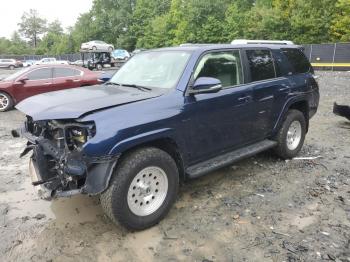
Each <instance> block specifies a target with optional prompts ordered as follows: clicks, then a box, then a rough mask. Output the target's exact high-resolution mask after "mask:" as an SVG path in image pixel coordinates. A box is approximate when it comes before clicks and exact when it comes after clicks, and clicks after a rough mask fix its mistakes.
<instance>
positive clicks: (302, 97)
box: [271, 92, 311, 136]
mask: <svg viewBox="0 0 350 262" xmlns="http://www.w3.org/2000/svg"><path fill="white" fill-rule="evenodd" d="M309 93H311V92H303V93H297V94H296V95H295V96H293V97H291V98H289V99H288V100H287V102H286V103H285V104H284V106H283V110H282V112H281V113H280V115H279V117H278V119H277V121H276V123H275V125H274V127H273V129H272V132H271V135H272V136H274V135H276V134H277V132H278V130H279V129H280V127H281V125H282V123H283V120H284V117H285V116H286V114H287V112H288V110H289V108H290V107H291V105H293V104H294V103H297V102H306V103H307V105H308V107H309V97H308V95H309ZM306 120H307V121H308V119H306Z"/></svg>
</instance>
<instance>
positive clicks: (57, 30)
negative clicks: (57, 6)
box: [47, 19, 63, 35]
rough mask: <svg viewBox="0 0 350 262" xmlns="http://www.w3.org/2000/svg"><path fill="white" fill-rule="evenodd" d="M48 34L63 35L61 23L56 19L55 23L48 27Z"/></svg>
mask: <svg viewBox="0 0 350 262" xmlns="http://www.w3.org/2000/svg"><path fill="white" fill-rule="evenodd" d="M47 32H48V33H53V34H55V35H62V34H63V28H62V24H61V22H60V21H59V20H57V19H56V20H54V21H53V22H51V23H49V25H48V26H47Z"/></svg>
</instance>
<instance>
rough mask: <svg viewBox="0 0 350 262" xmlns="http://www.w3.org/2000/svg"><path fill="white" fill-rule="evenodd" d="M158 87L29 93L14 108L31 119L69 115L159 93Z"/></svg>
mask: <svg viewBox="0 0 350 262" xmlns="http://www.w3.org/2000/svg"><path fill="white" fill-rule="evenodd" d="M161 94H162V93H160V92H159V91H146V92H145V91H141V90H138V89H136V88H131V87H117V86H108V85H95V86H87V87H79V88H72V89H67V90H62V91H56V92H49V93H44V94H40V95H36V96H32V97H29V98H27V99H25V100H23V101H22V102H21V103H19V104H18V105H17V106H16V108H17V109H18V110H20V111H21V112H23V113H25V114H26V115H29V116H31V117H32V118H33V120H47V119H73V118H79V117H80V116H82V115H83V114H86V113H89V112H91V111H95V110H99V109H104V108H108V107H113V106H118V105H123V104H127V103H131V102H136V101H141V100H145V99H150V98H153V97H157V96H160V95H161Z"/></svg>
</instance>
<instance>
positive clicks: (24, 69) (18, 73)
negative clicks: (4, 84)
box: [4, 67, 30, 81]
mask: <svg viewBox="0 0 350 262" xmlns="http://www.w3.org/2000/svg"><path fill="white" fill-rule="evenodd" d="M29 70H30V67H27V68H23V69H22V70H19V71H17V72H16V73H14V74H12V75H9V76H8V77H6V78H5V79H4V80H5V81H11V80H14V79H16V78H17V77H19V76H20V75H21V74H23V73H25V72H28V71H29Z"/></svg>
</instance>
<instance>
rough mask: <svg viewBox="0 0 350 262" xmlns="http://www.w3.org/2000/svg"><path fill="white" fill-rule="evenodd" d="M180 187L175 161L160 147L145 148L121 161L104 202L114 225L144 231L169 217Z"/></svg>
mask: <svg viewBox="0 0 350 262" xmlns="http://www.w3.org/2000/svg"><path fill="white" fill-rule="evenodd" d="M178 187H179V173H178V169H177V165H176V163H175V161H174V159H173V158H172V157H171V156H170V155H169V154H167V153H166V152H165V151H163V150H160V149H158V148H153V147H148V148H141V149H138V150H135V151H133V152H131V153H129V154H127V155H126V156H124V157H123V158H122V159H121V160H120V163H119V164H118V166H117V168H116V170H115V172H114V174H113V177H112V179H111V181H110V185H109V188H108V189H107V190H106V191H105V192H103V193H102V194H101V197H100V200H101V205H102V207H103V209H104V211H105V213H106V214H107V215H108V217H109V218H110V219H111V220H112V221H113V222H115V223H117V222H119V223H120V224H121V225H123V226H125V227H126V228H128V229H131V230H142V229H146V228H149V227H151V226H153V225H155V224H157V223H158V222H159V221H160V220H162V219H163V218H164V217H165V215H166V214H167V213H168V212H169V210H170V208H171V206H172V205H173V203H174V202H175V199H176V195H177V191H178Z"/></svg>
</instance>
